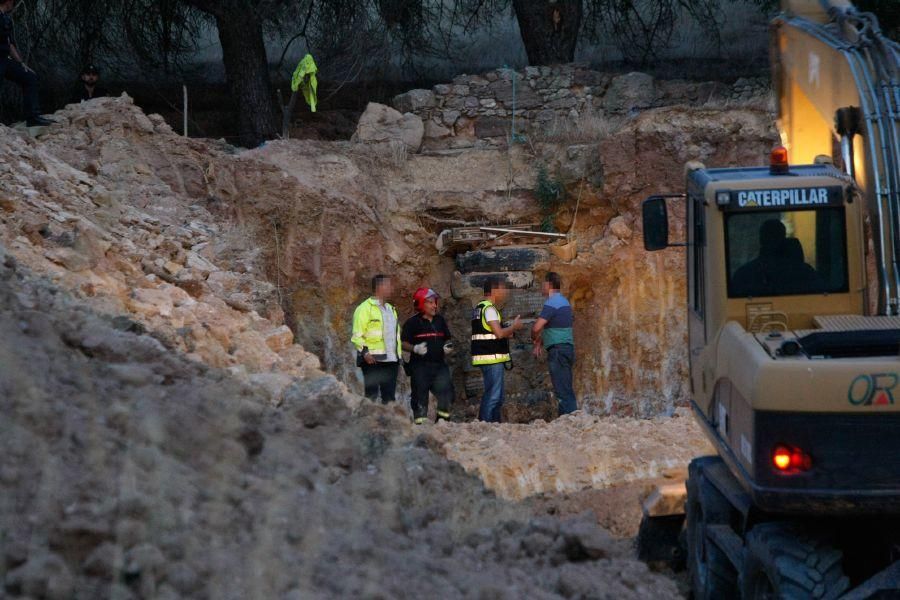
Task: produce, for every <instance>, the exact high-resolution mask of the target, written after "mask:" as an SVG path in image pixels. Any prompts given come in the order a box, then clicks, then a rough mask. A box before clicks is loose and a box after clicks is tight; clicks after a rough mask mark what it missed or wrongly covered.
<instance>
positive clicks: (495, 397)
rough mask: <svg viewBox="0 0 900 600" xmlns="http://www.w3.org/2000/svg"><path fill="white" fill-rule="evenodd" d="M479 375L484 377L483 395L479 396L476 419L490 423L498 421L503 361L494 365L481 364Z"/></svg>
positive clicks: (501, 397) (500, 404) (501, 405)
mask: <svg viewBox="0 0 900 600" xmlns="http://www.w3.org/2000/svg"><path fill="white" fill-rule="evenodd" d="M478 368H479V369H481V375H482V377H483V378H484V395H483V396H482V397H481V409H480V410H479V411H478V419H479V420H481V421H488V422H490V423H499V422H500V409H501V408H502V407H503V376H504V370H505V369H504V368H503V363H499V364H496V365H481V366H480V367H478Z"/></svg>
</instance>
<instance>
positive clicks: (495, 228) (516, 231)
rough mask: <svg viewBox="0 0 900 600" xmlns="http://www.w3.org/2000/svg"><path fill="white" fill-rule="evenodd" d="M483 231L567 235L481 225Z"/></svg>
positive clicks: (545, 235)
mask: <svg viewBox="0 0 900 600" xmlns="http://www.w3.org/2000/svg"><path fill="white" fill-rule="evenodd" d="M478 229H479V230H481V231H487V232H488V233H518V234H522V235H536V236H539V237H552V238H564V237H567V234H565V233H551V232H549V231H527V230H523V229H505V228H502V227H479V228H478Z"/></svg>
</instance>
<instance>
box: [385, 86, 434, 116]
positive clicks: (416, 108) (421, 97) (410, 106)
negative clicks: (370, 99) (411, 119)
mask: <svg viewBox="0 0 900 600" xmlns="http://www.w3.org/2000/svg"><path fill="white" fill-rule="evenodd" d="M392 104H393V105H394V108H396V109H397V110H398V111H400V112H401V113H418V112H420V111H422V110H425V109H427V108H433V107H434V106H435V98H434V92H432V91H431V90H421V89H419V90H410V91H408V92H406V93H405V94H400V95H398V96H394V100H393V102H392Z"/></svg>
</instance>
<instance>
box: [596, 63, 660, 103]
mask: <svg viewBox="0 0 900 600" xmlns="http://www.w3.org/2000/svg"><path fill="white" fill-rule="evenodd" d="M655 101H656V85H655V83H654V80H653V77H652V76H650V75H648V74H646V73H638V72H632V73H628V74H627V75H620V76H618V77H615V78H613V80H612V82H611V83H610V85H609V89H607V90H606V95H605V96H604V98H603V106H604V108H605V109H606V110H607V111H609V112H614V113H616V112H617V113H627V112H629V111H631V110H634V109H638V108H647V107H649V106H652V105H653V103H654V102H655Z"/></svg>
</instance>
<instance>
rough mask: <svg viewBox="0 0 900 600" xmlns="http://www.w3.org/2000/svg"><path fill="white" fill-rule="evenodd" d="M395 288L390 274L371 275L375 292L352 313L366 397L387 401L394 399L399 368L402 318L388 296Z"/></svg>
mask: <svg viewBox="0 0 900 600" xmlns="http://www.w3.org/2000/svg"><path fill="white" fill-rule="evenodd" d="M393 291H394V288H393V284H392V283H391V278H390V277H388V276H387V275H376V276H375V277H373V278H372V296H370V297H369V298H367V299H365V300H363V301H362V303H361V304H360V305H359V306H357V307H356V310H355V311H354V313H353V336H352V337H351V338H350V341H351V342H353V345H354V346H355V347H356V364H357V366H359V367H360V368H361V369H362V372H363V385H364V387H365V394H366V398H369V399H370V400H377V399H378V396H379V394H380V395H381V402H382V403H384V404H387V403H388V402H393V401H394V395H395V392H396V390H397V369H398V366H399V364H400V362H399V361H400V351H401V350H400V320H399V319H398V318H397V309H396V308H394V307H393V305H391V303H390V302H388V301H387V299H388V298H389V297H390V296H391V294H392V293H393Z"/></svg>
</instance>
